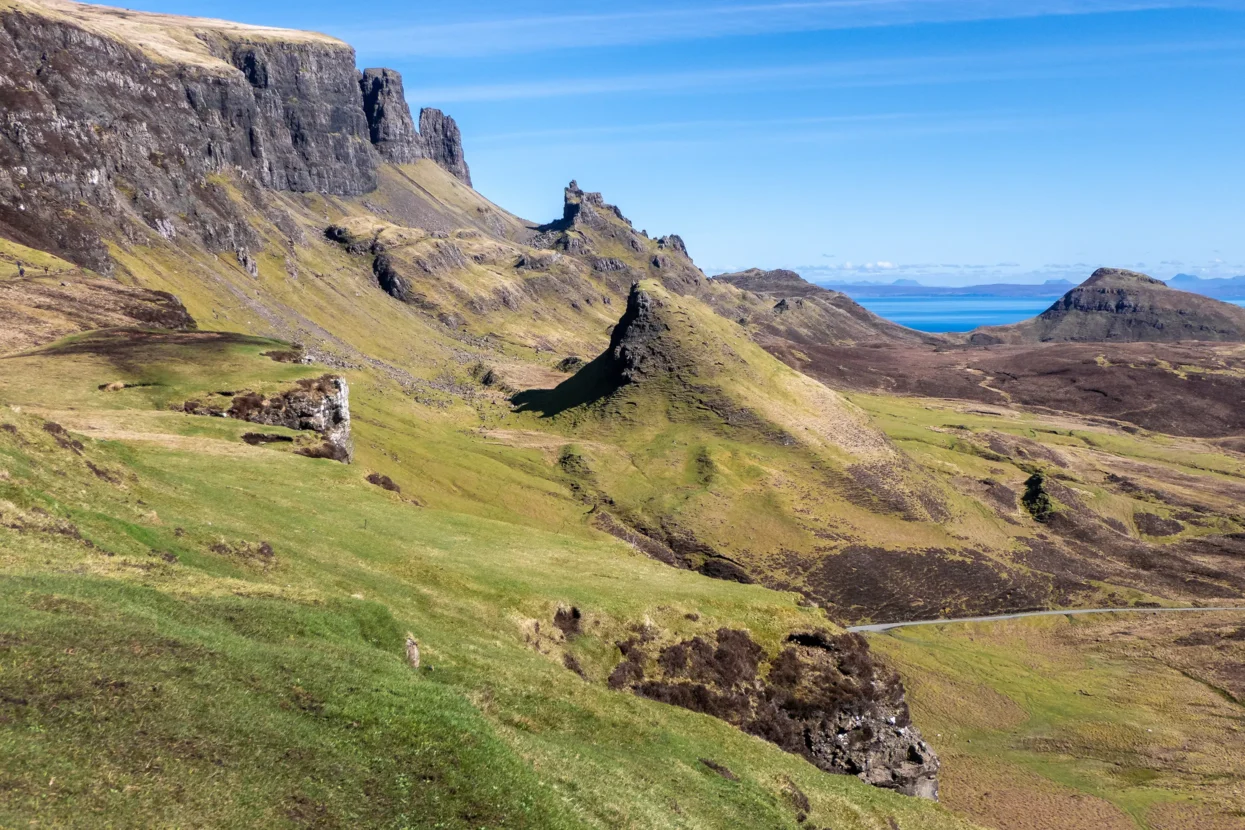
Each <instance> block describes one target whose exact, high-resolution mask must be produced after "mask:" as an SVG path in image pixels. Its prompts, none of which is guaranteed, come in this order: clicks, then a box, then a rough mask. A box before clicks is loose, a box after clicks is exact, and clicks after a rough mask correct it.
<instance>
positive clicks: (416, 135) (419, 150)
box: [359, 68, 471, 185]
mask: <svg viewBox="0 0 1245 830" xmlns="http://www.w3.org/2000/svg"><path fill="white" fill-rule="evenodd" d="M359 88H360V90H361V92H362V93H363V112H364V114H365V115H366V116H367V123H368V130H369V133H370V137H371V140H372V145H373V146H374V147H375V148H376V150H377V151H378V152H379V153H380V155H381V157H382V158H383V159H384V160H385V161H388V162H390V163H392V164H410V163H411V162H414V161H417V160H419V159H431V160H432V161H435V162H436V163H437V164H439V165H440V166H441V167H443V168H445V169H446V170H448V171H449V172H450V173H452V174H453V175H454V176H455V177H456V178H458V179H459V180H460V181H462V182H463V183H465V184H467V185H470V184H471V170H470V169H469V168H468V167H467V160H466V158H465V157H464V155H463V140H462V133H461V132H460V131H459V129H458V124H456V123H455V122H454V119H453V118H450V117H449V116H448V115H446V114H445V113H443V112H441V110H438V109H432V108H430V107H429V108H425V109H422V110H420V112H419V129H418V130H417V129H416V128H415V122H414V120H413V119H412V117H411V108H410V106H408V105H407V103H406V95H405V93H404V91H403V88H402V76H401V75H400V74H399V73H398V72H395V71H394V70H392V69H384V68H378V69H365V70H363V73H362V75H361V76H360V77H359Z"/></svg>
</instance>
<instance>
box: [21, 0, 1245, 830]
mask: <svg viewBox="0 0 1245 830" xmlns="http://www.w3.org/2000/svg"><path fill="white" fill-rule="evenodd" d="M0 22H2V31H0V70H3V71H2V72H0V84H2V85H0V95H3V100H4V101H5V105H6V116H7V117H8V123H9V125H10V128H9V129H6V131H4V132H3V133H2V135H0V192H2V193H3V198H2V199H0V233H2V234H3V236H4V237H5V240H4V241H3V243H2V245H3V247H0V263H2V264H0V268H3V269H5V270H4V272H3V277H0V311H3V312H4V314H5V315H6V316H5V318H4V320H3V321H0V402H3V404H4V408H3V409H0V541H2V543H0V550H2V551H3V553H2V554H0V567H3V569H4V571H5V573H6V575H7V576H8V577H9V581H8V582H7V583H6V585H8V589H7V590H6V592H5V594H4V598H3V600H0V614H2V615H3V619H4V622H5V625H4V626H3V628H4V631H5V632H11V634H9V633H6V634H4V635H3V636H2V637H0V660H3V661H4V663H3V665H4V667H5V669H6V671H5V672H2V673H0V684H3V698H2V699H0V703H2V705H3V708H2V709H0V740H2V741H4V752H3V753H0V755H2V756H3V757H5V758H7V759H10V761H8V762H6V764H5V765H4V766H3V767H0V775H3V779H0V780H2V782H3V786H2V787H0V792H3V793H4V795H3V797H0V810H3V811H6V812H3V813H2V814H3V815H4V818H5V820H12V821H14V822H17V821H19V820H22V819H24V818H26V817H27V816H28V815H29V814H30V813H31V812H32V811H34V810H36V809H38V810H39V811H40V814H41V815H46V816H50V818H49V821H51V822H53V823H60V824H65V825H74V824H77V825H80V826H90V825H92V823H95V824H97V823H99V821H100V820H101V819H105V818H106V819H108V820H112V821H115V822H117V823H128V824H135V825H139V824H151V823H162V822H163V823H173V824H178V823H186V822H191V821H199V820H204V821H207V822H208V823H215V824H226V825H228V824H252V825H254V824H264V825H279V824H282V823H287V824H291V825H299V824H308V823H312V824H318V825H322V826H358V825H360V824H378V825H379V824H386V823H390V824H395V825H401V824H403V823H406V824H412V823H431V822H440V823H441V824H443V825H445V826H464V827H466V826H479V825H481V824H483V825H488V826H534V827H560V826H567V827H570V826H600V827H604V826H609V827H613V826H654V827H656V826H688V827H692V826H696V827H702V826H722V827H733V826H738V824H739V817H740V816H748V820H749V822H750V823H751V824H752V825H753V826H767V827H768V826H773V827H794V826H802V827H814V826H816V827H822V826H832V827H836V828H839V827H859V828H874V827H886V826H889V827H900V828H911V829H912V830H915V828H942V827H948V828H949V827H967V826H969V823H968V822H967V821H966V820H964V819H961V818H957V817H956V816H954V815H952V814H951V813H949V812H948V811H946V810H945V809H943V808H941V807H939V806H937V805H935V804H932V803H929V802H928V801H927V800H924V799H921V800H918V799H910V798H904V797H902V796H900V795H898V794H896V792H894V791H898V792H900V793H907V794H918V795H925V796H930V795H933V794H934V792H935V791H936V786H937V782H936V775H937V773H938V770H939V761H938V757H937V748H938V746H937V744H938V742H937V740H936V739H935V738H934V737H932V736H930V735H928V734H923V733H922V732H921V729H920V727H921V724H920V723H919V722H917V723H913V722H911V721H910V718H909V713H908V709H907V702H906V698H905V695H904V687H903V684H902V682H901V681H900V680H899V679H898V678H897V677H896V676H895V675H894V674H893V672H892V669H891V668H890V667H889V665H888V664H887V663H886V662H884V661H881V660H878V659H876V658H875V656H874V655H873V654H872V653H871V652H870V651H869V650H868V649H867V648H866V647H865V646H864V644H863V643H862V641H860V640H859V638H856V637H854V636H848V635H846V634H844V632H843V631H842V630H841V628H840V627H839V623H841V622H846V621H849V620H853V621H854V620H880V619H902V618H911V617H932V616H938V615H941V614H945V613H961V612H974V613H977V612H989V611H997V610H1013V609H1021V608H1035V607H1051V606H1057V605H1067V604H1111V605H1129V604H1135V603H1154V602H1166V601H1191V600H1197V601H1215V602H1222V601H1231V600H1234V599H1239V598H1240V597H1241V595H1242V591H1245V574H1243V573H1242V571H1241V566H1240V561H1241V560H1240V556H1239V550H1238V549H1239V540H1238V539H1236V536H1237V535H1239V534H1240V533H1241V532H1242V530H1245V517H1242V516H1241V515H1240V514H1239V509H1238V506H1239V503H1240V496H1241V493H1240V492H1239V491H1240V489H1241V488H1240V486H1239V482H1240V479H1241V477H1242V475H1245V466H1243V465H1245V459H1243V457H1242V456H1240V455H1238V454H1237V449H1239V448H1237V447H1235V446H1234V445H1232V444H1231V443H1224V442H1220V443H1215V442H1212V441H1210V440H1207V439H1206V438H1205V436H1203V435H1202V434H1201V433H1189V432H1180V431H1178V430H1174V429H1165V428H1164V427H1162V426H1155V425H1153V424H1146V426H1149V427H1150V428H1154V429H1162V430H1163V431H1164V432H1166V433H1173V434H1179V435H1192V436H1193V437H1188V438H1173V437H1170V436H1169V435H1161V434H1150V433H1142V432H1138V431H1137V429H1136V428H1133V427H1130V426H1128V425H1127V424H1121V423H1119V422H1116V421H1105V420H1102V419H1090V418H1083V417H1080V416H1077V415H1070V414H1067V413H1062V412H1041V413H1035V411H1034V407H1028V408H1025V407H1022V406H1013V405H1012V403H1013V399H1012V398H1011V397H1009V395H1010V394H1011V393H1008V394H1004V395H1003V400H1000V401H994V400H992V404H993V405H991V406H988V407H982V406H980V405H978V404H971V405H965V404H963V403H957V402H955V401H953V400H947V399H946V398H949V397H956V396H955V395H954V394H953V393H954V391H955V390H954V389H953V388H950V387H944V388H943V389H942V390H941V391H938V392H936V393H930V392H926V394H930V395H931V398H930V399H927V400H915V399H912V398H907V397H899V396H896V395H893V394H892V393H895V392H905V393H906V392H912V391H914V390H913V389H911V388H906V387H903V385H902V384H892V385H890V386H887V385H885V383H883V384H882V388H881V389H879V388H878V387H877V386H872V385H867V384H865V383H863V382H861V381H860V379H861V378H864V377H868V378H870V379H874V378H875V377H876V375H877V373H875V372H873V371H872V366H873V363H874V361H876V357H875V356H876V355H880V354H892V353H893V354H899V355H902V354H910V355H911V354H918V353H919V354H921V355H925V354H927V353H928V354H931V355H940V356H941V355H943V354H944V353H947V352H945V350H946V349H950V348H951V347H950V346H949V345H948V344H945V343H942V342H940V341H937V340H936V339H932V338H929V337H926V336H923V335H919V334H917V333H915V332H911V331H909V330H906V329H901V328H899V327H896V326H893V325H891V324H887V323H885V321H881V320H880V319H878V318H876V317H873V316H872V315H869V314H868V313H867V312H864V311H863V309H860V308H859V307H858V306H855V305H854V304H852V303H850V301H845V298H843V297H841V296H840V295H832V294H830V293H829V292H822V291H820V290H817V289H815V288H814V287H812V286H809V285H808V284H807V283H804V282H803V281H801V280H798V279H797V280H791V279H789V278H785V277H783V276H782V275H781V274H780V275H779V276H778V277H777V278H776V277H775V276H774V274H772V273H770V274H760V275H754V276H756V279H753V278H752V277H748V276H747V275H734V277H732V278H730V279H726V278H720V279H708V278H706V277H705V275H704V274H703V273H702V272H701V271H700V269H699V268H698V267H697V266H696V265H695V263H694V261H693V260H692V258H691V256H690V255H689V253H688V251H687V248H686V245H685V244H684V242H683V240H682V239H680V238H679V237H678V236H677V235H673V234H668V235H664V236H658V237H650V236H649V235H648V234H647V232H645V231H637V230H636V229H635V227H634V226H633V224H632V223H631V222H630V221H629V220H628V219H627V218H626V217H625V215H624V214H623V212H622V211H621V210H619V209H618V208H617V207H615V206H612V205H610V204H609V203H608V202H606V200H605V199H604V197H603V196H602V195H601V194H599V193H593V192H589V191H584V190H582V189H581V188H580V187H579V186H578V185H577V184H576V183H575V182H572V183H571V185H570V186H569V187H568V188H567V189H566V191H565V193H564V210H563V215H562V216H561V217H560V218H557V219H555V220H553V221H551V222H548V223H544V224H539V223H535V222H529V221H526V220H523V219H521V218H519V217H516V216H514V215H512V214H510V213H508V212H507V211H505V210H504V209H502V208H501V207H498V206H497V205H494V204H492V203H491V202H489V201H488V200H487V199H486V198H485V197H483V196H482V195H480V194H479V193H477V192H476V191H474V190H473V189H472V188H471V186H470V173H469V169H468V166H467V162H466V157H465V153H464V151H463V147H462V142H461V137H460V136H459V133H458V129H457V127H456V125H454V123H453V121H452V119H449V118H448V117H447V116H445V115H443V114H441V113H439V112H437V111H434V110H424V111H422V112H421V113H420V114H419V116H418V118H416V117H415V116H414V115H413V114H412V112H411V110H410V108H409V106H408V105H407V104H406V102H405V100H404V97H403V92H402V84H401V78H400V77H399V76H398V75H397V74H396V73H394V72H392V71H391V70H384V69H376V70H372V69H368V70H364V71H362V72H360V71H359V70H357V69H356V68H355V65H354V54H353V52H352V50H350V48H349V47H348V46H347V45H345V44H343V43H340V42H338V41H335V40H333V39H331V38H327V37H324V36H321V35H315V34H306V33H288V32H284V31H281V30H274V29H262V28H254V27H244V26H239V25H235V24H230V23H225V22H221V21H202V20H186V19H182V18H173V17H166V16H160V15H144V14H140V13H133V12H125V11H122V10H111V9H105V8H102V7H88V6H80V5H77V4H73V3H67V2H40V3H36V2H32V0H8V2H5V3H0ZM19 269H20V271H21V272H24V273H22V274H19ZM834 350H838V351H834ZM957 354H958V353H957ZM774 355H777V356H778V357H780V358H781V361H780V360H779V359H776V358H775V357H774ZM826 355H832V357H831V358H827V357H826ZM981 355H984V356H986V357H996V356H997V355H996V354H995V353H994V352H985V351H982V352H981ZM938 359H942V358H941V357H939V358H938ZM905 365H906V364H905ZM1113 365H1115V364H1112V363H1111V361H1109V360H1108V361H1107V363H1106V366H1105V367H1101V368H1104V371H1105V370H1106V369H1109V368H1110V367H1111V366H1113ZM792 366H794V367H796V368H791V367H792ZM1100 366H1101V364H1100ZM861 367H866V368H861ZM1167 368H1168V369H1171V370H1172V371H1182V370H1181V368H1180V367H1179V366H1177V367H1175V368H1173V367H1171V366H1169V367H1167ZM797 369H801V370H803V371H797ZM838 370H842V372H843V373H844V376H843V377H840V376H837V375H835V374H834V372H835V371H838ZM961 370H962V371H964V372H972V371H975V370H974V369H971V368H963V369H961V367H958V366H957V367H956V371H961ZM1132 370H1137V369H1136V367H1131V368H1130V371H1132ZM1121 371H1122V370H1121ZM1137 371H1141V370H1137ZM1206 374H1207V376H1208V377H1209V376H1210V375H1211V374H1212V373H1210V372H1207V373H1206ZM1221 374H1222V373H1220V374H1216V375H1215V377H1216V378H1217V379H1218V378H1220V377H1221ZM1117 376H1118V374H1112V377H1117ZM1213 382H1218V380H1215V381H1213ZM992 386H993V385H992V384H988V383H987V382H986V380H985V379H983V382H982V385H981V388H982V389H988V388H990V387H992ZM1026 388H1027V387H1026ZM861 390H868V392H869V394H864V393H862V391H861ZM917 391H924V390H917ZM982 394H990V395H994V394H997V393H996V392H995V391H994V390H993V389H992V388H991V389H990V391H988V392H983V393H982ZM1022 395H1023V393H1022V392H1019V391H1018V392H1016V393H1015V402H1016V403H1027V401H1025V400H1023V399H1022ZM347 399H348V400H347ZM1067 408H1068V409H1070V410H1073V411H1076V408H1075V407H1072V406H1069V407H1067ZM1225 417H1226V416H1225ZM1199 436H1201V437H1199ZM342 461H349V462H350V463H348V464H343V463H339V462H342ZM706 577H711V578H706ZM67 620H69V622H67ZM408 631H409V633H410V636H411V639H414V640H418V646H419V651H420V653H421V655H422V661H421V664H420V667H419V668H418V670H415V669H414V668H413V667H412V666H411V665H410V664H409V662H407V660H408V659H409V658H408V657H407V654H408V652H407V651H406V650H405V648H404V646H405V643H406V640H407V636H408ZM9 669H12V670H11V671H9ZM672 704H673V705H672ZM101 712H103V713H104V714H103V715H102V716H101V714H100V713H101ZM32 736H33V737H32ZM757 738H761V739H762V740H757ZM83 747H85V748H86V751H87V752H88V753H89V754H90V757H91V758H92V759H93V763H92V764H91V765H90V766H89V767H87V766H85V765H82V764H81V763H79V761H78V760H77V759H79V758H80V757H81V756H80V753H81V752H82V748H83ZM657 771H659V772H657ZM828 772H830V773H847V774H846V775H828V774H827V773H828ZM204 780H209V781H211V782H212V783H210V784H197V783H196V784H194V785H192V784H191V783H188V782H200V781H204ZM328 780H332V781H334V782H335V783H334V785H333V786H328V785H326V784H325V783H324V782H325V781H328ZM481 780H487V781H489V782H490V788H484V787H481V786H479V782H480V781H481ZM870 784H872V785H874V786H869V785H870Z"/></svg>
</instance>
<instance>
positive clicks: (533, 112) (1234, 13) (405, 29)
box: [126, 0, 1245, 283]
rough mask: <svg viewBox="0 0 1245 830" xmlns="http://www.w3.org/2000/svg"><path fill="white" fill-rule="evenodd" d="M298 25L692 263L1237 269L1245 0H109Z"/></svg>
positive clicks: (512, 206)
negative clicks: (333, 41)
mask: <svg viewBox="0 0 1245 830" xmlns="http://www.w3.org/2000/svg"><path fill="white" fill-rule="evenodd" d="M126 5H128V6H130V7H131V8H142V9H149V10H155V11H166V12H174V13H182V14H202V15H211V16H216V17H227V18H230V19H236V20H243V21H247V22H253V23H263V24H268V25H279V26H289V27H293V28H310V29H316V30H319V31H322V32H326V33H329V34H332V35H336V36H338V37H341V38H343V39H344V40H347V41H348V42H350V43H351V44H353V45H354V46H355V47H356V49H357V50H358V53H359V61H360V64H361V65H363V66H377V65H383V66H390V67H393V68H395V69H398V70H400V71H401V72H402V74H403V76H404V78H405V81H406V89H407V97H408V99H409V100H410V102H411V105H412V107H413V108H418V107H420V106H437V107H440V108H442V109H444V110H446V111H447V112H449V113H450V114H451V115H453V116H454V117H455V118H456V119H457V121H458V122H459V124H460V126H461V127H462V129H463V133H464V138H465V144H466V151H467V160H468V162H469V163H470V164H471V168H472V175H473V178H474V180H475V183H476V187H477V189H478V190H480V191H481V192H483V193H484V194H485V195H486V196H488V197H490V198H491V199H493V200H494V201H496V202H497V203H499V204H500V205H502V206H503V207H506V208H507V209H509V210H512V211H514V212H516V213H518V214H520V215H522V216H525V217H527V218H529V219H533V220H539V221H545V220H548V219H550V218H552V217H554V216H555V215H557V214H558V213H559V212H560V208H561V192H562V187H563V186H564V185H565V184H566V182H567V181H568V180H570V179H571V178H575V179H577V180H578V181H579V183H580V185H581V186H582V187H584V188H585V189H589V190H600V191H603V192H604V194H605V197H606V199H607V200H609V201H611V202H614V203H616V204H618V205H619V206H620V207H621V208H622V209H623V211H624V212H625V213H626V214H627V215H628V216H629V217H630V218H631V219H633V220H634V222H635V224H636V226H637V227H641V228H646V229H648V231H649V232H650V233H671V232H674V233H679V234H681V235H682V236H683V237H684V239H685V240H686V241H687V243H688V247H689V249H690V251H691V253H692V255H693V256H694V257H695V258H696V260H697V262H698V263H699V264H700V265H701V266H702V267H704V268H705V269H706V270H707V271H709V272H710V273H714V272H717V271H720V270H726V269H734V268H743V267H749V266H754V265H756V266H762V267H767V268H772V267H792V268H796V269H797V270H800V271H801V272H802V273H804V274H805V275H806V276H808V277H810V278H814V279H818V280H821V281H826V280H885V281H889V280H891V279H897V278H908V279H912V278H916V279H921V280H922V281H925V282H929V283H938V282H946V283H966V282H979V281H994V280H1009V281H1035V280H1036V281H1041V280H1044V279H1051V278H1061V277H1066V278H1069V279H1073V280H1076V281H1079V280H1081V279H1083V278H1084V277H1085V276H1087V275H1088V273H1089V271H1091V270H1092V269H1093V268H1094V267H1097V266H1098V265H1103V264H1110V265H1119V266H1125V267H1132V268H1137V269H1139V270H1145V271H1147V272H1149V273H1152V274H1154V275H1156V276H1160V277H1168V276H1171V275H1173V274H1175V273H1177V272H1180V271H1184V272H1189V273H1198V274H1202V275H1205V276H1226V275H1235V274H1245V0H1207V1H1206V2H1197V1H1196V0H791V1H790V2H772V1H771V0H751V2H749V0H736V1H735V2H731V1H730V0H700V2H696V3H685V4H673V3H669V2H667V3H654V2H648V0H645V2H638V3H626V4H623V3H595V4H580V5H569V4H566V3H564V2H562V3H553V2H544V1H543V0H542V1H540V2H536V1H535V0H509V2H495V1H494V0H484V2H474V3H459V4H437V3H418V4H416V3H411V2H410V0H369V2H368V3H366V4H359V5H349V4H343V3H341V2H340V0H335V2H331V3H330V2H324V0H299V2H290V0H275V1H273V2H265V3H255V2H240V1H239V0H211V2H208V0H128V2H127V4H126Z"/></svg>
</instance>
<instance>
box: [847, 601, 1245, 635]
mask: <svg viewBox="0 0 1245 830" xmlns="http://www.w3.org/2000/svg"><path fill="white" fill-rule="evenodd" d="M1188 611H1241V612H1245V605H1236V606H1232V605H1225V606H1217V607H1214V608H1068V609H1064V610H1062V611H1020V612H1017V613H1015V614H999V615H997V616H993V617H952V618H948V619H942V620H912V621H910V622H896V623H877V624H874V625H853V626H849V627H848V629H847V630H848V631H854V632H860V633H865V632H868V631H874V632H880V631H890V630H891V629H892V628H905V627H907V626H910V625H949V624H951V623H974V622H1000V621H1002V620H1018V619H1020V618H1022V617H1058V616H1071V615H1073V614H1162V613H1170V612H1188Z"/></svg>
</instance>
